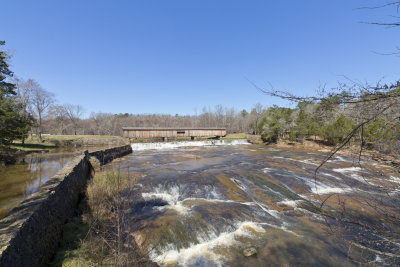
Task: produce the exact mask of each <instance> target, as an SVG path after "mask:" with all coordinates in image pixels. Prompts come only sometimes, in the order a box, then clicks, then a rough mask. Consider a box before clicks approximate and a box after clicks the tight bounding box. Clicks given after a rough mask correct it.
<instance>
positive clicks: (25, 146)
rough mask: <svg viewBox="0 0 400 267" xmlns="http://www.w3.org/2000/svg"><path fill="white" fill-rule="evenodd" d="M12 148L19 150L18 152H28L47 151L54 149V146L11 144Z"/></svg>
mask: <svg viewBox="0 0 400 267" xmlns="http://www.w3.org/2000/svg"><path fill="white" fill-rule="evenodd" d="M12 147H13V148H16V149H20V150H24V149H25V150H28V149H49V148H55V147H56V146H55V145H54V144H22V143H13V144H12Z"/></svg>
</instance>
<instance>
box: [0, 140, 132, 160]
mask: <svg viewBox="0 0 400 267" xmlns="http://www.w3.org/2000/svg"><path fill="white" fill-rule="evenodd" d="M125 144H128V140H127V139H125V138H123V137H121V136H109V135H42V142H40V141H39V138H38V137H37V136H32V137H29V138H27V139H25V140H24V142H22V141H21V140H15V141H14V142H13V143H12V144H10V145H9V146H3V147H1V146H0V165H9V164H13V163H15V162H16V161H17V159H18V158H19V157H23V156H25V155H27V154H30V153H45V152H50V151H51V150H52V149H56V148H69V147H92V146H120V145H125Z"/></svg>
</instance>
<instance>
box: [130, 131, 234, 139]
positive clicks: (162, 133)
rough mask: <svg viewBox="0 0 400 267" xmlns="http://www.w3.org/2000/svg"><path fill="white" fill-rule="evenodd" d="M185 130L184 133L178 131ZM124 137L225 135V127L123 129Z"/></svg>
mask: <svg viewBox="0 0 400 267" xmlns="http://www.w3.org/2000/svg"><path fill="white" fill-rule="evenodd" d="M183 131H184V132H185V133H184V134H181V133H178V132H183ZM123 134H124V137H129V138H155V137H167V138H171V137H192V136H194V137H202V136H225V135H226V130H225V129H187V130H185V129H176V130H175V129H171V130H162V129H160V130H156V129H147V130H146V129H124V130H123Z"/></svg>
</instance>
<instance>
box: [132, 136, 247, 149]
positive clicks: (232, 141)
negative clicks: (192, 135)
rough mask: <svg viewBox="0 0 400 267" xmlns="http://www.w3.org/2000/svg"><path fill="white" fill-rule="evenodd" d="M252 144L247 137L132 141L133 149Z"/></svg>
mask: <svg viewBox="0 0 400 267" xmlns="http://www.w3.org/2000/svg"><path fill="white" fill-rule="evenodd" d="M234 145H250V143H249V142H247V140H246V139H230V140H206V141H176V142H153V143H132V144H131V147H132V150H133V151H144V150H163V149H175V148H180V147H205V146H234Z"/></svg>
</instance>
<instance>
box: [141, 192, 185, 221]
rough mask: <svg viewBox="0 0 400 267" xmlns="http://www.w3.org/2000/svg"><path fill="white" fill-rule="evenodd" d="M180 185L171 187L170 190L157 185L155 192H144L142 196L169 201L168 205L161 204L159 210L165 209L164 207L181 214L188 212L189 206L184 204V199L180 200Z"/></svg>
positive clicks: (148, 198) (147, 198)
mask: <svg viewBox="0 0 400 267" xmlns="http://www.w3.org/2000/svg"><path fill="white" fill-rule="evenodd" d="M179 196H180V195H179V187H177V186H174V187H171V188H169V189H168V190H165V189H164V190H163V189H161V188H160V187H156V188H155V189H154V192H150V193H142V197H143V198H144V199H145V200H151V199H158V198H159V199H162V200H164V201H165V202H167V203H168V205H166V206H160V207H157V209H159V210H164V209H173V210H175V211H176V212H178V213H179V214H182V215H184V214H186V213H188V212H189V208H187V207H185V206H184V205H183V203H182V202H183V201H179V200H178V199H179Z"/></svg>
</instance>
